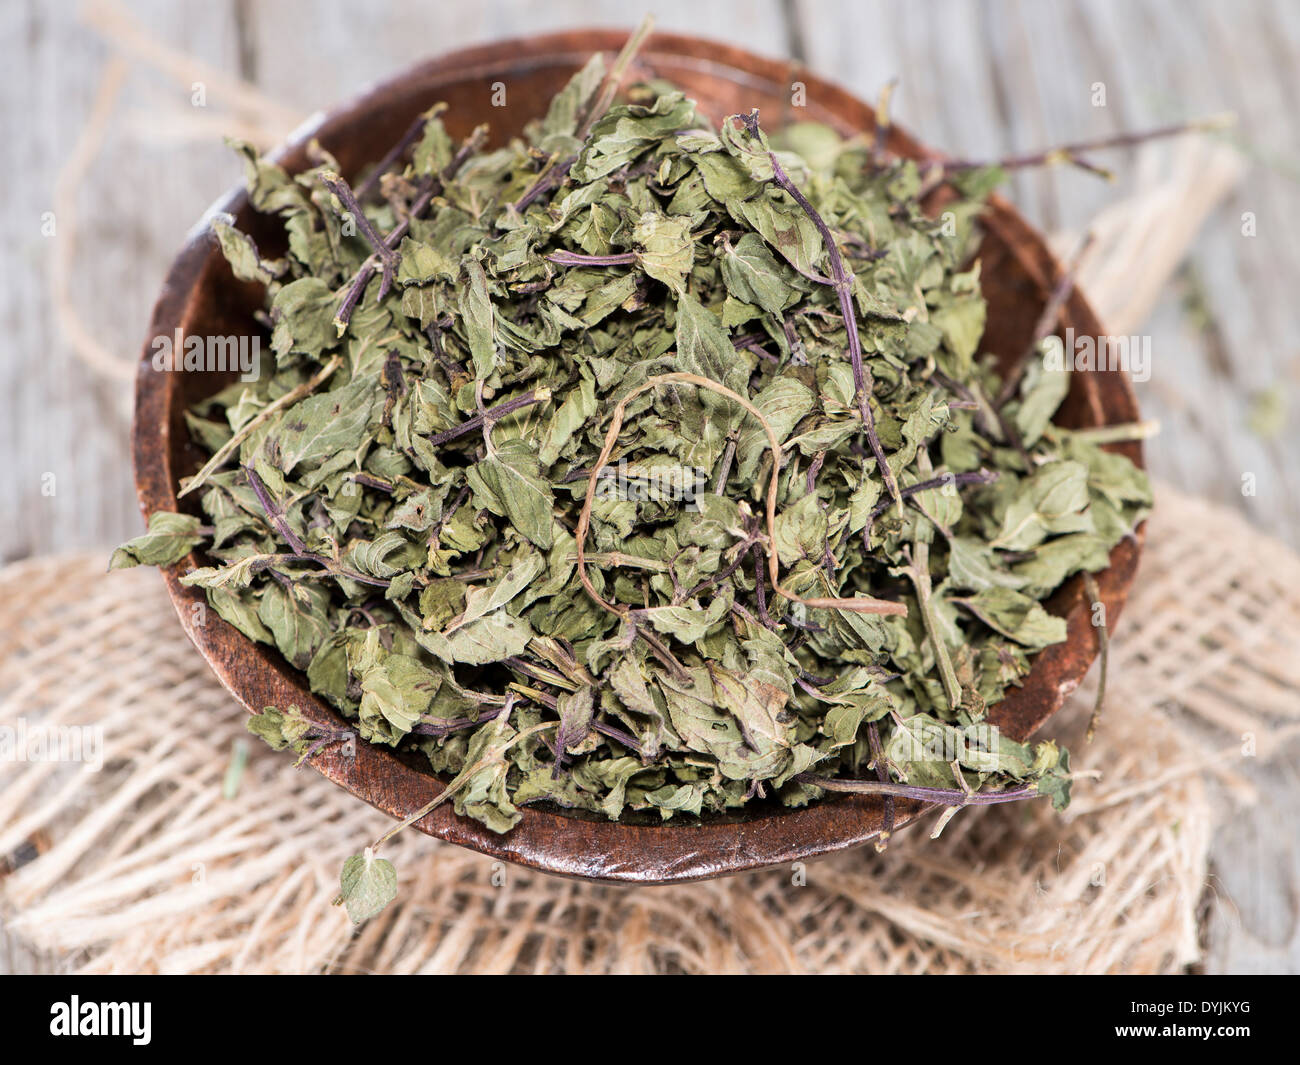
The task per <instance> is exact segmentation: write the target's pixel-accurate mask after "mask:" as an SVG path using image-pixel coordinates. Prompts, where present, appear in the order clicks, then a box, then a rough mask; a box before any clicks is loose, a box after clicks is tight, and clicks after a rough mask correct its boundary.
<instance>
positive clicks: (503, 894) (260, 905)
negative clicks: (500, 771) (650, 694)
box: [0, 487, 1300, 973]
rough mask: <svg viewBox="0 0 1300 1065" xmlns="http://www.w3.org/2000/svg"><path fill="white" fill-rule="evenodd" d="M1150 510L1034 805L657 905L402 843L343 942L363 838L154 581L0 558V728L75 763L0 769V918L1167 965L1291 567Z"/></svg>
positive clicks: (335, 793) (1281, 630)
mask: <svg viewBox="0 0 1300 1065" xmlns="http://www.w3.org/2000/svg"><path fill="white" fill-rule="evenodd" d="M1157 499H1158V505H1157V509H1156V513H1155V516H1154V517H1153V518H1152V520H1151V522H1150V525H1149V532H1148V539H1147V542H1148V545H1149V546H1148V548H1147V551H1146V554H1145V557H1144V559H1143V563H1142V567H1141V570H1140V572H1139V575H1138V580H1137V584H1136V586H1135V590H1134V594H1133V596H1132V599H1131V601H1130V604H1129V606H1128V608H1127V609H1126V610H1125V613H1124V618H1123V622H1122V624H1121V625H1120V626H1119V627H1118V631H1117V633H1116V636H1115V639H1114V641H1113V643H1112V654H1111V673H1110V679H1109V683H1108V689H1109V694H1108V697H1107V705H1106V711H1105V715H1104V718H1103V721H1102V725H1101V728H1100V731H1099V733H1098V736H1097V738H1096V740H1095V741H1094V742H1093V743H1092V744H1091V745H1090V746H1089V745H1085V744H1084V743H1083V741H1082V740H1081V739H1080V737H1079V732H1080V731H1081V726H1082V724H1083V722H1084V720H1086V717H1087V714H1088V711H1089V709H1090V706H1091V699H1092V692H1093V690H1094V689H1093V688H1092V685H1093V684H1095V674H1096V670H1095V669H1094V671H1093V676H1092V677H1090V679H1089V681H1088V683H1087V684H1085V686H1084V687H1083V688H1082V689H1080V691H1079V693H1077V694H1076V695H1075V697H1074V698H1073V699H1072V700H1071V702H1070V703H1069V704H1068V705H1067V708H1066V709H1065V710H1063V711H1062V713H1061V714H1060V715H1059V716H1058V717H1057V718H1055V719H1053V721H1052V722H1050V723H1049V725H1048V726H1047V728H1046V729H1045V732H1046V733H1047V734H1051V735H1055V736H1058V737H1061V738H1063V739H1065V740H1067V741H1069V742H1071V743H1072V744H1073V746H1074V748H1075V751H1076V754H1077V759H1076V763H1075V764H1076V766H1077V767H1078V769H1079V773H1078V777H1079V779H1078V782H1077V784H1076V788H1075V796H1076V797H1075V801H1074V803H1073V805H1072V806H1071V807H1070V809H1069V810H1068V811H1067V813H1065V814H1064V815H1058V814H1054V813H1053V812H1052V811H1051V809H1050V808H1049V807H1048V804H1046V803H1033V804H1016V805H1012V806H1002V807H987V808H982V809H968V810H966V811H963V812H961V813H960V814H959V815H958V816H957V817H956V818H955V819H954V820H953V821H952V823H950V824H949V825H948V826H947V827H946V828H945V830H944V831H943V833H942V835H941V836H940V837H939V838H938V839H930V838H928V830H927V827H926V825H925V823H922V824H921V825H917V826H913V827H911V828H909V829H907V830H905V831H903V832H901V833H900V834H899V835H897V836H896V837H895V839H894V841H893V843H892V845H891V846H890V848H889V849H888V851H886V852H885V853H884V854H877V853H875V852H874V851H873V850H872V849H871V848H870V847H867V848H863V849H860V850H857V851H854V852H850V853H847V854H841V855H837V856H834V857H830V858H826V859H823V860H820V861H816V862H811V863H809V864H808V865H807V866H806V868H804V867H799V866H796V867H793V868H790V867H787V868H778V869H774V870H769V871H766V872H761V873H755V874H748V875H743V876H738V877H734V878H730V879H725V880H719V881H712V882H708V883H702V884H689V885H682V886H675V887H657V888H625V887H604V886H595V885H591V884H586V883H579V882H573V881H566V880H560V879H557V878H552V877H548V876H545V875H541V874H535V873H528V872H524V871H522V870H520V869H517V868H515V867H513V866H504V865H501V864H499V863H494V862H493V861H492V860H490V859H488V858H485V857H483V856H480V855H477V854H474V853H471V852H468V851H464V850H461V849H459V848H456V847H452V846H449V845H446V844H442V843H439V842H437V841H435V840H432V839H429V838H427V837H424V836H422V835H420V834H419V833H416V832H412V831H408V832H406V833H404V834H402V835H400V836H399V837H398V838H397V839H395V840H394V841H393V842H392V843H391V844H389V845H387V846H386V848H385V853H386V855H387V856H388V857H390V858H391V859H392V860H393V861H394V862H395V864H396V866H397V869H398V872H399V876H400V889H401V890H400V895H399V900H398V902H397V903H395V904H394V905H393V906H392V907H390V908H389V910H388V911H387V912H386V913H384V914H383V915H381V916H380V917H378V918H377V919H375V920H373V921H371V922H370V923H369V924H368V925H366V926H365V927H364V928H362V929H361V930H360V931H354V930H353V929H352V927H351V926H350V924H349V923H348V920H347V917H346V915H345V914H344V913H343V911H342V910H341V909H338V908H335V907H333V906H331V904H330V902H331V898H332V896H333V895H334V894H335V892H336V891H337V888H338V869H339V865H340V863H341V862H342V860H343V858H344V857H345V856H347V855H348V854H350V853H353V852H356V851H358V850H359V849H360V848H361V847H363V846H364V845H366V844H367V843H368V842H370V841H371V840H372V839H373V838H375V837H376V836H377V835H378V834H380V833H381V832H382V831H383V830H384V829H385V828H386V827H387V825H388V822H387V819H386V818H385V817H383V816H382V815H381V814H379V813H377V812H375V811H374V810H372V809H370V808H369V807H368V806H365V805H364V804H363V803H361V802H360V801H358V800H356V799H353V798H352V797H351V796H349V795H347V794H345V793H344V792H343V791H341V790H340V789H338V788H336V787H335V786H334V785H332V784H330V783H329V782H328V781H326V780H325V779H323V778H322V777H319V776H317V775H316V773H315V772H313V771H312V770H311V769H307V768H304V769H300V770H295V769H293V768H292V767H291V765H290V762H289V760H286V758H285V757H284V756H282V755H277V754H274V753H272V752H271V751H269V750H267V749H265V748H263V747H262V745H261V744H260V743H259V742H257V741H255V740H252V739H251V737H248V736H247V734H246V732H245V730H244V725H243V722H244V714H243V711H242V710H241V708H240V707H239V706H238V705H237V704H236V703H235V702H234V700H233V699H231V698H230V696H229V695H228V694H227V693H226V692H225V690H224V689H222V688H221V687H220V686H219V684H218V683H217V682H216V680H215V679H213V677H212V676H211V675H210V674H209V673H208V671H207V668H206V666H205V664H204V662H203V661H202V659H201V658H200V657H199V655H198V653H197V652H196V651H195V650H194V648H193V647H192V646H191V645H190V643H189V642H188V640H187V639H186V637H185V636H184V635H183V633H182V631H181V628H180V626H179V624H178V623H177V621H176V618H175V615H174V613H173V610H172V607H171V604H170V603H169V602H168V600H167V597H166V595H165V594H164V591H163V587H162V582H161V581H160V580H159V578H158V575H157V574H156V573H154V572H152V571H147V570H138V571H130V572H124V573H115V574H111V575H109V574H105V573H104V565H105V560H106V559H107V557H108V553H107V551H104V552H99V553H92V554H84V555H64V556H59V557H52V558H40V559H35V560H32V561H29V562H23V563H20V564H18V565H15V566H11V567H9V568H7V569H5V570H3V571H0V692H3V693H4V696H3V703H2V704H0V726H4V727H8V728H11V729H17V728H18V727H19V724H20V719H21V724H22V727H23V728H24V730H25V731H26V733H27V734H29V735H30V734H32V733H33V731H34V728H35V726H37V725H43V726H47V728H48V727H55V728H57V727H65V728H66V727H74V726H91V727H92V728H94V729H98V730H100V731H99V732H97V733H95V734H94V735H98V736H101V737H102V754H103V765H102V769H100V770H99V771H94V770H93V769H92V768H89V767H88V766H86V765H84V764H83V765H79V764H74V763H67V762H62V763H60V762H52V761H27V762H22V761H13V760H10V761H4V762H0V779H2V780H3V784H2V785H0V855H7V856H9V857H8V858H7V859H6V862H5V863H4V864H0V872H3V873H4V875H3V879H0V917H2V918H3V921H4V924H5V925H6V927H7V931H8V935H9V936H11V937H14V938H16V939H17V940H19V941H21V942H22V943H23V944H24V945H25V947H26V948H28V949H31V950H34V951H37V952H39V953H40V954H42V955H44V956H45V957H46V958H52V959H55V964H58V965H60V966H63V967H66V968H71V969H73V970H76V971H81V972H285V971H292V972H301V971H383V972H416V971H428V972H435V971H436V972H458V973H460V972H501V971H526V972H585V973H612V972H672V971H685V972H844V971H866V972H875V973H881V972H890V973H892V972H904V973H919V972H987V971H1000V972H1039V973H1041V972H1169V971H1176V970H1180V969H1183V968H1185V967H1187V966H1189V965H1191V964H1193V963H1195V962H1196V961H1197V959H1198V956H1199V951H1200V946H1199V935H1198V919H1197V917H1198V911H1199V909H1200V907H1201V904H1202V899H1203V896H1204V894H1205V889H1206V883H1207V869H1206V853H1207V849H1208V845H1209V841H1210V836H1211V833H1212V831H1213V829H1214V827H1215V826H1216V824H1218V823H1220V822H1221V820H1222V819H1223V818H1225V817H1227V816H1228V815H1229V813H1230V811H1231V809H1232V807H1233V804H1234V799H1233V797H1232V796H1231V795H1229V794H1227V792H1226V791H1225V789H1224V788H1223V787H1222V785H1227V786H1228V789H1229V790H1231V791H1233V792H1235V793H1236V799H1237V800H1244V801H1249V799H1250V793H1251V787H1250V775H1251V770H1252V766H1254V765H1257V764H1258V761H1257V760H1263V759H1267V758H1268V757H1269V756H1270V754H1271V753H1273V752H1275V751H1276V750H1278V749H1279V748H1280V747H1281V745H1282V744H1283V743H1285V742H1286V741H1287V740H1288V739H1289V738H1290V737H1291V736H1293V735H1294V734H1296V733H1297V731H1300V659H1298V658H1297V656H1296V653H1295V652H1296V648H1297V646H1298V645H1300V559H1298V558H1297V557H1296V555H1294V554H1293V553H1292V552H1290V551H1289V550H1288V549H1287V548H1285V547H1283V546H1282V545H1281V544H1278V543H1276V542H1275V541H1272V540H1270V539H1268V538H1266V537H1264V536H1262V535H1260V534H1258V533H1256V532H1254V531H1253V530H1252V529H1251V528H1250V526H1249V525H1248V524H1247V523H1246V522H1245V521H1243V520H1242V519H1240V518H1238V517H1237V516H1235V515H1234V514H1232V513H1230V512H1228V511H1226V510H1222V509H1218V508H1216V507H1213V506H1211V505H1209V504H1207V503H1205V502H1202V501H1198V500H1195V499H1192V498H1189V497H1186V496H1183V495H1181V494H1179V493H1177V492H1175V491H1173V490H1171V489H1169V488H1167V487H1160V488H1159V491H1158V496H1157ZM1226 545H1231V547H1230V548H1228V547H1227V546H1226ZM48 734H51V735H52V734H53V732H50V733H48ZM65 734H67V735H71V733H65ZM14 735H15V736H16V733H15V734H14ZM244 745H246V746H247V749H248V750H247V755H248V761H247V765H246V767H245V768H244V770H243V772H242V774H239V775H238V781H237V788H236V790H235V792H234V795H233V797H226V796H225V794H223V790H224V791H228V790H229V788H228V786H227V785H226V779H227V777H228V775H230V774H229V772H228V770H229V767H230V765H231V762H232V752H234V751H235V750H236V748H237V747H241V746H244ZM86 749H87V751H93V744H91V745H90V746H88V747H87V748H86ZM930 823H931V824H933V820H931V822H930Z"/></svg>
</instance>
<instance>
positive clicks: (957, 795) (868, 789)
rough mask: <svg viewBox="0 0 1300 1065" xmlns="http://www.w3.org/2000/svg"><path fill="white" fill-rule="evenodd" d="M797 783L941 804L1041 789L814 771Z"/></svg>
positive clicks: (1034, 794) (1007, 797)
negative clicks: (932, 784)
mask: <svg viewBox="0 0 1300 1065" xmlns="http://www.w3.org/2000/svg"><path fill="white" fill-rule="evenodd" d="M794 779H795V780H796V781H798V782H799V783H800V784H811V785H812V786H813V787H817V788H824V789H825V790H826V791H843V792H849V793H852V794H854V795H894V796H897V797H898V798H900V799H919V800H920V801H921V802H928V803H937V804H939V805H942V806H993V805H995V804H997V803H1002V802H1017V801H1019V800H1021V799H1036V798H1038V797H1039V796H1040V794H1041V792H1039V790H1038V785H1037V784H1022V785H1020V786H1019V787H1016V788H1008V789H1007V790H1006V791H969V790H966V789H962V788H927V787H921V786H919V785H914V784H895V783H891V782H888V781H880V780H839V779H835V778H833V777H830V778H828V777H819V776H817V774H815V773H799V774H797V775H796V776H795V778H794Z"/></svg>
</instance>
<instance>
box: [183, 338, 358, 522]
mask: <svg viewBox="0 0 1300 1065" xmlns="http://www.w3.org/2000/svg"><path fill="white" fill-rule="evenodd" d="M341 365H343V358H342V356H339V355H335V356H334V357H333V358H332V359H330V361H329V362H327V363H326V364H325V365H324V366H322V367H321V368H320V370H318V371H317V372H316V374H315V375H314V376H313V377H312V378H311V379H310V380H308V381H304V382H303V383H302V384H300V385H299V386H298V387H297V388H294V389H291V390H290V391H288V392H286V393H285V394H284V395H283V396H281V397H280V398H279V399H277V400H275V401H274V402H272V403H268V404H267V405H266V406H265V407H264V408H263V409H262V410H261V412H260V413H259V414H258V415H257V416H256V417H254V418H252V419H250V420H249V422H248V424H247V425H245V426H244V427H243V428H242V429H240V430H239V432H237V433H236V434H235V435H234V436H232V437H231V438H230V439H229V440H227V441H226V442H225V443H224V444H222V445H221V446H220V447H219V448H217V450H216V452H215V453H214V454H213V456H212V458H210V459H208V461H207V462H205V463H204V464H203V468H202V469H201V470H199V472H198V473H196V474H195V475H194V476H193V477H191V478H190V482H189V484H187V485H186V486H185V487H184V488H182V489H181V490H180V491H179V492H177V493H176V498H178V499H179V498H181V497H182V496H186V495H189V493H190V492H193V491H194V490H195V489H196V488H198V487H199V486H200V485H202V484H204V483H205V482H206V481H207V479H208V478H209V477H211V476H212V473H213V471H214V470H217V469H219V468H220V467H221V466H222V464H223V463H224V462H225V461H226V459H228V458H229V457H230V455H231V453H232V452H233V451H234V450H235V448H237V447H239V445H240V444H242V443H243V442H244V441H245V440H246V439H247V438H248V435H249V434H250V433H251V432H252V431H253V430H254V429H256V428H257V427H258V426H259V425H261V424H262V423H263V422H264V421H266V420H267V418H269V417H271V415H273V414H276V413H278V412H279V411H281V410H283V409H284V408H285V407H289V406H292V405H293V404H295V403H297V402H298V400H300V399H305V398H306V397H307V396H309V395H311V394H312V393H313V392H315V391H316V389H318V388H319V387H320V386H321V385H322V384H323V383H324V382H325V380H326V379H327V378H328V377H329V376H330V374H332V373H333V372H334V371H335V370H337V369H338V368H339V367H340V366H341Z"/></svg>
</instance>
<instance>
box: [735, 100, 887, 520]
mask: <svg viewBox="0 0 1300 1065" xmlns="http://www.w3.org/2000/svg"><path fill="white" fill-rule="evenodd" d="M733 118H737V119H739V120H740V121H741V122H742V123H743V124H744V126H745V128H746V129H747V130H748V131H749V132H750V133H751V134H752V135H753V136H755V137H757V136H758V134H759V126H758V112H757V111H754V112H751V113H750V114H749V115H734V116H733ZM767 154H768V158H769V159H770V160H771V162H772V176H773V178H774V180H775V181H776V183H777V184H778V185H779V186H781V188H782V189H784V190H785V191H786V192H787V193H788V194H789V196H790V198H791V199H793V200H794V202H795V203H797V204H798V205H799V207H800V209H801V210H802V211H803V212H804V214H806V215H807V216H808V217H809V219H811V220H812V223H813V225H814V226H816V227H817V231H818V232H819V233H820V234H821V237H822V243H823V244H825V246H826V257H827V259H828V261H829V263H830V268H831V278H832V280H833V283H834V286H835V293H836V295H837V296H838V297H839V301H840V314H841V315H842V316H843V318H844V330H845V332H846V333H847V334H848V342H849V363H850V364H851V365H852V367H853V391H854V395H855V397H856V399H857V401H858V414H859V415H860V416H861V418H862V428H863V430H864V431H865V432H866V434H867V443H868V444H869V445H870V447H871V453H872V455H873V456H875V459H876V466H877V468H878V469H879V470H880V476H881V478H882V479H883V480H884V482H885V487H886V488H887V489H888V490H889V495H890V498H891V499H893V500H894V502H895V503H897V504H898V507H899V509H900V510H901V509H902V506H903V500H902V497H901V496H900V495H899V493H898V481H897V480H896V479H895V478H894V471H893V470H891V469H890V468H889V461H888V460H887V459H886V458H885V449H884V447H883V446H882V445H881V443H880V437H879V436H877V435H876V420H875V417H874V416H873V415H872V413H871V390H872V379H871V374H870V371H868V370H867V368H866V365H865V364H864V363H863V361H862V338H861V337H860V336H859V335H858V319H857V314H856V312H855V311H854V309H853V276H852V275H851V274H850V273H849V272H848V270H847V269H846V268H845V266H844V258H843V256H841V255H840V249H839V245H837V244H836V242H835V234H834V233H832V232H831V228H830V226H828V225H827V224H826V220H825V219H824V218H822V216H821V215H820V214H818V212H817V208H815V207H814V206H813V205H812V204H811V203H809V202H808V198H807V197H806V196H805V195H804V194H803V193H802V192H800V191H799V187H798V186H797V185H796V184H795V183H794V182H793V181H791V180H790V176H789V175H788V174H787V173H786V172H785V170H784V169H783V168H782V166H781V164H780V162H779V161H778V160H777V158H776V153H775V152H768V153H767Z"/></svg>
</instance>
